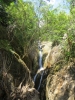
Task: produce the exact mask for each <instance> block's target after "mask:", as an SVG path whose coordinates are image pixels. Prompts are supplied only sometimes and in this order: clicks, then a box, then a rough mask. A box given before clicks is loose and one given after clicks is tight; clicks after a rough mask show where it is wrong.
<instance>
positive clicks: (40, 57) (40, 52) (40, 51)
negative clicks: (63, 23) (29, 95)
mask: <svg viewBox="0 0 75 100" xmlns="http://www.w3.org/2000/svg"><path fill="white" fill-rule="evenodd" d="M38 49H39V71H41V70H43V66H42V56H43V55H42V45H41V42H40V41H39V42H38ZM43 74H44V71H43V72H42V74H41V78H40V83H39V86H38V89H37V90H39V88H40V86H41V82H42V78H43ZM37 75H38V73H37V74H36V75H35V76H34V82H35V80H36V77H37Z"/></svg>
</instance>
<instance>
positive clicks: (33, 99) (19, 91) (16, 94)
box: [0, 50, 39, 100]
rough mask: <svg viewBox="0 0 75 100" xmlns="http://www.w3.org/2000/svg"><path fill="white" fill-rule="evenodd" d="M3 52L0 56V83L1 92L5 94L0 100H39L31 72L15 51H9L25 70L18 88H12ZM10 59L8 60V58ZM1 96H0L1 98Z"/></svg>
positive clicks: (12, 84) (11, 78) (11, 80)
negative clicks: (0, 57)
mask: <svg viewBox="0 0 75 100" xmlns="http://www.w3.org/2000/svg"><path fill="white" fill-rule="evenodd" d="M5 52H6V51H4V53H3V52H1V53H0V54H2V55H1V56H2V58H3V59H2V63H3V64H2V81H1V83H3V90H4V92H5V94H6V97H5V98H3V97H2V99H1V100H39V93H38V91H37V90H36V89H35V88H34V82H33V80H32V78H31V72H30V70H29V68H28V67H27V65H26V64H25V62H24V61H23V60H22V59H21V57H20V56H19V54H17V53H16V52H15V51H13V50H10V52H11V53H12V54H13V55H14V57H15V58H16V60H17V61H18V62H19V63H20V64H21V65H22V66H23V68H24V69H25V72H26V73H25V75H26V76H25V78H24V79H23V80H22V82H20V85H19V86H18V87H15V86H14V82H13V77H12V76H11V74H10V73H8V71H7V69H6V67H7V56H6V55H5ZM9 59H10V58H9ZM1 95H2V94H0V96H1Z"/></svg>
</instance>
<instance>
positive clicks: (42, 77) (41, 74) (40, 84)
mask: <svg viewBox="0 0 75 100" xmlns="http://www.w3.org/2000/svg"><path fill="white" fill-rule="evenodd" d="M43 75H44V71H43V72H42V74H41V79H40V83H39V86H38V89H37V90H39V89H40V86H41V82H42V78H43Z"/></svg>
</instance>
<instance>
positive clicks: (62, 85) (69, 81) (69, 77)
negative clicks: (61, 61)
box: [46, 64, 75, 100]
mask: <svg viewBox="0 0 75 100" xmlns="http://www.w3.org/2000/svg"><path fill="white" fill-rule="evenodd" d="M74 70H75V64H72V65H70V66H69V67H68V65H67V66H64V68H62V69H61V70H60V71H59V72H56V73H55V74H54V75H51V74H49V75H48V77H47V84H46V100H75V79H74V76H75V73H74Z"/></svg>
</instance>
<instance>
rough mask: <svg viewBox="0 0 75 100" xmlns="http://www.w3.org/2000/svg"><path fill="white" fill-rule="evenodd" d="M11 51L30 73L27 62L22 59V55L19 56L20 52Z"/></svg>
mask: <svg viewBox="0 0 75 100" xmlns="http://www.w3.org/2000/svg"><path fill="white" fill-rule="evenodd" d="M10 52H11V53H12V54H13V55H14V56H15V58H16V59H17V61H18V62H19V63H20V64H22V65H23V67H24V68H25V69H26V70H27V72H28V73H30V70H29V68H28V67H27V65H26V64H25V62H24V61H23V60H22V59H21V57H20V56H19V54H17V53H16V52H15V51H13V50H11V49H10Z"/></svg>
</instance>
